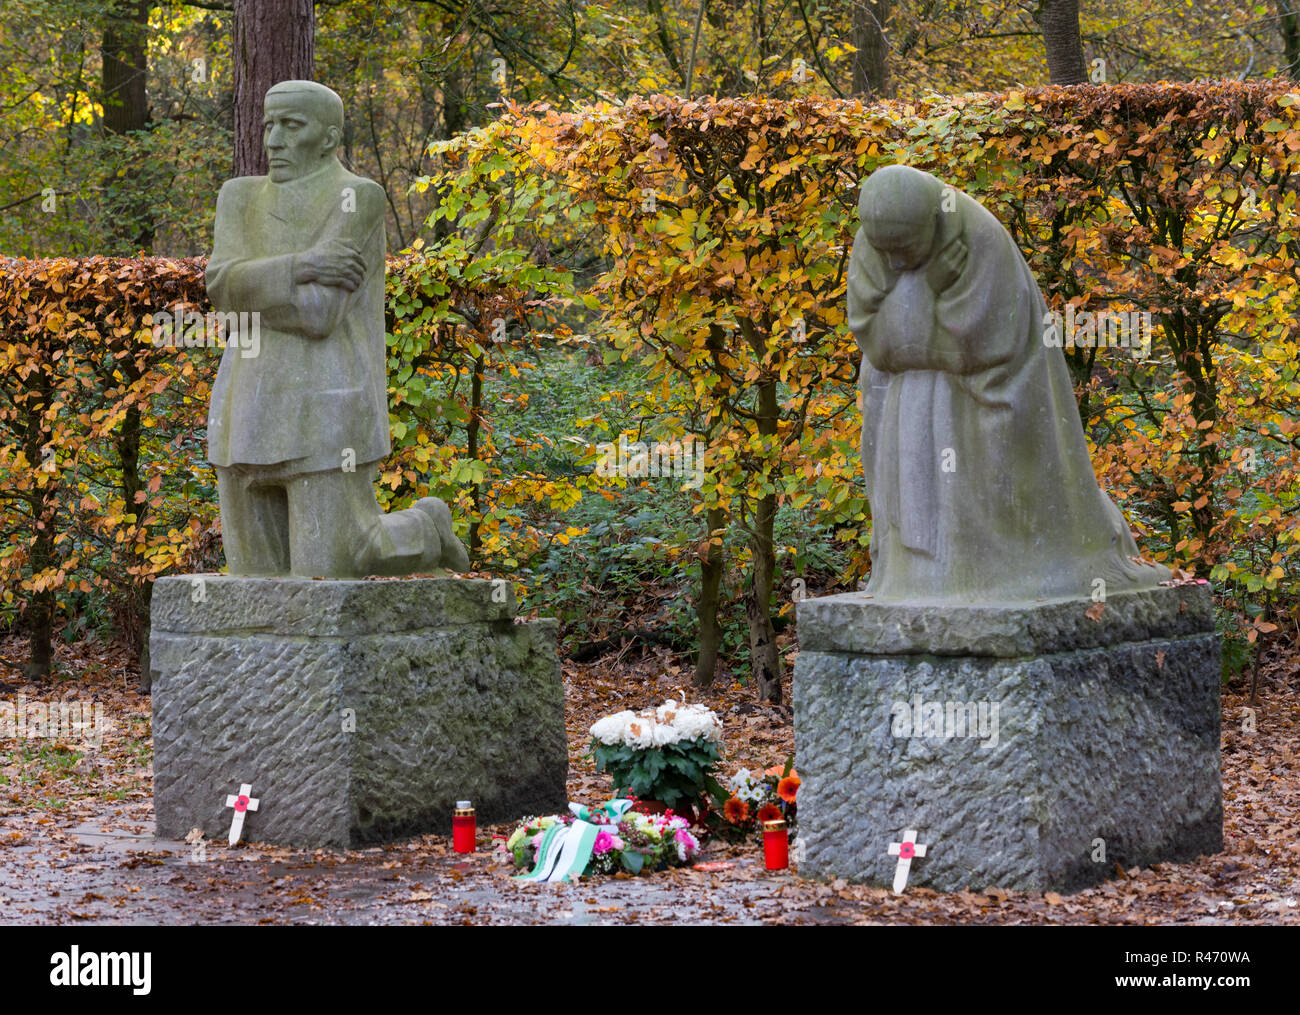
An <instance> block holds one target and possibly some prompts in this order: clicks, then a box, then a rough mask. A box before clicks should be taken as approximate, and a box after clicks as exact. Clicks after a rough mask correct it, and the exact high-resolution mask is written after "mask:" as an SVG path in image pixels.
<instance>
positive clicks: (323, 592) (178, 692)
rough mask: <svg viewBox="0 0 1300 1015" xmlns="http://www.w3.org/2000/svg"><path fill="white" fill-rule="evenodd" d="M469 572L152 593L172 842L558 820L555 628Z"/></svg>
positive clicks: (561, 794) (561, 763)
mask: <svg viewBox="0 0 1300 1015" xmlns="http://www.w3.org/2000/svg"><path fill="white" fill-rule="evenodd" d="M497 589H498V591H497V595H496V599H498V600H499V599H503V598H504V601H501V602H498V601H494V597H493V591H494V583H493V582H490V581H482V580H472V579H459V578H401V579H393V580H385V581H311V580H299V579H286V578H233V577H230V576H227V575H195V576H183V577H173V578H164V579H161V580H159V581H158V582H157V583H155V585H154V595H153V610H152V615H153V625H152V632H151V635H150V641H149V646H150V665H151V669H152V676H153V709H154V723H153V733H154V807H155V811H156V818H157V827H158V834H159V835H162V836H169V837H174V838H180V837H183V836H184V835H185V834H186V833H187V832H188V831H189V830H190V829H191V828H194V827H196V826H197V827H200V828H202V829H203V830H204V832H205V833H206V834H208V835H210V836H214V837H215V836H221V835H224V834H225V832H226V831H227V830H228V829H229V826H230V818H231V811H230V810H229V809H228V808H226V807H225V806H224V804H225V799H226V794H228V793H234V792H237V791H238V786H239V784H240V783H242V782H248V783H252V786H253V795H254V796H256V797H258V798H259V799H260V801H261V805H260V809H259V810H258V811H257V812H255V813H250V814H249V815H248V818H247V821H246V823H245V826H244V828H245V833H244V834H245V838H246V839H248V840H250V841H260V842H270V843H277V844H281V845H294V846H333V847H342V848H349V847H354V846H357V845H360V844H363V843H366V842H374V841H381V840H385V839H392V838H398V837H401V836H404V835H414V834H420V833H423V832H428V831H437V832H444V833H445V832H447V831H448V830H449V829H450V826H451V811H452V808H453V806H454V804H455V801H456V800H459V799H467V798H468V799H471V800H473V802H474V804H475V806H476V808H477V809H478V813H479V818H480V820H481V821H484V822H488V821H504V820H510V819H513V818H516V817H519V816H521V815H523V814H526V813H546V812H553V811H556V810H561V809H563V807H564V804H565V802H566V799H567V797H566V793H565V780H566V777H567V774H568V746H567V740H566V737H565V730H564V689H563V684H562V683H561V679H560V664H559V657H558V655H557V653H556V638H557V626H558V625H557V622H556V621H554V620H540V621H531V622H528V623H516V622H515V620H514V613H515V605H514V599H513V595H512V594H511V592H510V591H509V588H508V586H498V587H497Z"/></svg>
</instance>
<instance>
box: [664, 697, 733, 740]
mask: <svg viewBox="0 0 1300 1015" xmlns="http://www.w3.org/2000/svg"><path fill="white" fill-rule="evenodd" d="M673 725H674V726H676V727H677V729H678V730H680V731H681V734H682V738H683V739H684V740H699V739H704V740H710V741H713V742H715V743H716V742H717V741H718V740H720V739H722V724H721V723H720V722H718V717H717V716H716V715H714V714H713V713H712V712H711V711H709V710H708V709H707V708H705V707H704V706H703V705H687V706H686V707H685V708H682V709H678V711H677V718H676V719H675V720H674V722H673Z"/></svg>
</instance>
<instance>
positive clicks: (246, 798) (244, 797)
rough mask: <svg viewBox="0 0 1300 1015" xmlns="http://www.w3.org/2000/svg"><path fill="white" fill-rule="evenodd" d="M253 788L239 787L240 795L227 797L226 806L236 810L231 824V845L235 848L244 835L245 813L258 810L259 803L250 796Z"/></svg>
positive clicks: (246, 784)
mask: <svg viewBox="0 0 1300 1015" xmlns="http://www.w3.org/2000/svg"><path fill="white" fill-rule="evenodd" d="M252 792H253V787H252V786H250V785H249V784H248V783H244V784H243V785H241V786H240V787H239V795H238V796H235V795H234V794H233V793H232V794H231V795H230V796H228V797H226V806H227V807H233V808H234V809H235V820H234V821H232V822H231V823H230V844H231V845H232V846H233V845H235V844H236V843H237V842H239V837H240V836H241V835H243V834H244V812H245V811H255V810H257V803H258V801H257V800H256V799H255V798H254V797H252V796H250V794H251V793H252Z"/></svg>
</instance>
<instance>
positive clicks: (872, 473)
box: [848, 192, 1169, 602]
mask: <svg viewBox="0 0 1300 1015" xmlns="http://www.w3.org/2000/svg"><path fill="white" fill-rule="evenodd" d="M956 197H957V206H956V208H955V209H954V210H952V211H950V212H946V213H941V214H940V215H939V236H938V237H937V239H936V244H935V250H936V251H938V250H941V249H943V247H944V246H946V245H947V244H949V243H951V242H952V241H953V240H954V239H955V238H956V237H958V236H961V237H963V238H964V240H965V243H966V245H967V248H968V254H967V258H966V262H965V265H964V267H963V268H962V271H961V274H960V275H959V277H958V278H957V279H956V280H955V282H953V283H952V284H951V285H949V286H948V287H947V288H945V289H944V290H943V291H942V292H940V293H938V294H935V293H934V292H933V291H932V290H931V289H930V286H929V284H928V283H927V281H926V277H925V272H926V267H927V266H926V265H922V266H921V267H920V268H919V269H918V270H916V271H911V272H903V273H901V274H900V273H897V272H895V271H893V270H892V269H891V268H890V266H889V263H888V261H887V260H886V259H885V258H884V257H883V256H882V255H881V254H880V253H879V252H878V251H877V250H876V249H875V248H873V247H872V246H871V244H870V243H869V241H868V240H867V238H866V235H865V233H864V232H863V231H862V230H861V229H860V230H859V231H858V234H857V238H856V240H855V242H854V245H853V254H852V259H851V262H850V272H849V289H848V309H849V326H850V328H851V329H852V331H853V334H854V336H855V337H856V338H857V341H858V345H859V346H860V347H861V349H862V352H863V354H864V357H865V359H864V362H863V365H862V372H861V389H862V394H863V429H862V467H863V472H864V475H865V477H866V485H867V497H868V499H869V501H870V504H871V514H872V536H871V558H872V567H871V579H870V582H869V584H868V586H867V592H868V593H870V594H871V595H873V596H874V597H876V598H881V599H897V600H936V599H938V600H953V601H961V602H972V601H1012V602H1016V601H1033V600H1036V599H1047V598H1057V597H1075V596H1091V595H1093V594H1094V593H1095V592H1096V591H1097V590H1098V589H1099V588H1102V587H1103V586H1098V585H1097V584H1095V581H1096V579H1102V580H1103V581H1104V582H1105V585H1104V589H1105V590H1106V591H1107V592H1113V591H1116V590H1119V589H1125V588H1137V587H1152V586H1154V585H1155V584H1156V583H1157V582H1159V581H1161V580H1164V579H1167V578H1168V577H1169V572H1168V570H1167V569H1166V568H1164V567H1162V566H1159V565H1154V564H1149V563H1145V562H1142V563H1139V562H1137V561H1136V560H1135V559H1134V558H1136V557H1137V556H1138V550H1137V546H1136V544H1135V543H1134V542H1133V537H1132V535H1131V534H1130V533H1129V530H1128V525H1127V523H1126V522H1125V520H1124V517H1123V515H1122V514H1121V512H1120V510H1119V508H1117V507H1116V506H1115V504H1114V503H1113V502H1112V501H1111V500H1110V498H1109V497H1107V496H1106V494H1105V493H1103V492H1102V490H1101V489H1100V487H1099V486H1098V485H1097V480H1096V477H1095V475H1094V473H1093V471H1092V462H1091V460H1090V458H1089V456H1088V448H1087V444H1086V443H1085V441H1084V436H1083V428H1082V426H1081V425H1080V422H1079V414H1078V408H1077V406H1076V403H1075V399H1074V392H1073V389H1072V387H1071V384H1070V379H1069V373H1068V371H1067V369H1066V364H1065V357H1064V355H1063V354H1062V352H1061V350H1060V349H1059V348H1056V347H1051V346H1047V345H1045V344H1044V342H1043V320H1044V316H1045V314H1046V312H1047V310H1046V305H1045V303H1044V301H1043V297H1042V294H1041V293H1040V292H1039V289H1038V285H1037V282H1036V281H1035V279H1034V277H1033V273H1032V272H1031V271H1030V269H1029V266H1028V264H1026V263H1025V260H1024V258H1023V257H1022V256H1021V254H1020V251H1019V249H1017V247H1016V245H1015V242H1014V241H1013V240H1012V238H1011V236H1010V234H1009V233H1008V232H1007V231H1006V230H1005V229H1004V228H1003V227H1002V225H1001V223H999V222H998V221H997V219H996V218H995V217H994V216H993V215H992V214H991V213H989V212H988V211H987V210H986V209H985V208H984V207H982V206H981V205H980V204H979V203H978V202H976V201H975V200H973V199H972V198H970V197H968V196H967V195H965V194H962V193H960V192H957V194H956Z"/></svg>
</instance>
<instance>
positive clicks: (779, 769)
mask: <svg viewBox="0 0 1300 1015" xmlns="http://www.w3.org/2000/svg"><path fill="white" fill-rule="evenodd" d="M763 774H764V775H780V776H784V775H785V766H784V765H773V766H772V767H771V768H769V769H768V770H767V771H765V772H764V773H763ZM790 774H791V775H793V776H795V777H796V778H798V776H799V770H798V769H797V768H792V769H790Z"/></svg>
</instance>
